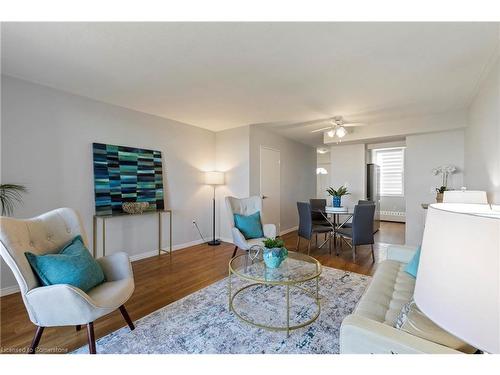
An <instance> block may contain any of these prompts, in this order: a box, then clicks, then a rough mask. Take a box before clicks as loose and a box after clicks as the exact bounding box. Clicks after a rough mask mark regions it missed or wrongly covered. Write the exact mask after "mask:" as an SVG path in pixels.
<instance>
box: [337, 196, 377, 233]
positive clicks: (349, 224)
mask: <svg viewBox="0 0 500 375" xmlns="http://www.w3.org/2000/svg"><path fill="white" fill-rule="evenodd" d="M358 204H360V205H363V204H375V202H374V201H369V200H367V199H360V200H359V201H358ZM342 228H352V222H351V223H344V225H342Z"/></svg>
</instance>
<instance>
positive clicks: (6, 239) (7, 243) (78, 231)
mask: <svg viewBox="0 0 500 375" xmlns="http://www.w3.org/2000/svg"><path fill="white" fill-rule="evenodd" d="M77 235H80V236H81V237H82V239H83V242H84V244H85V246H86V247H87V248H88V243H87V236H86V235H85V231H84V229H83V225H82V222H81V219H80V217H79V215H78V214H77V213H76V212H75V211H74V210H72V209H70V208H59V209H56V210H53V211H50V212H47V213H45V214H42V215H40V216H37V217H34V218H31V219H14V218H10V217H0V254H1V255H2V258H3V259H4V260H5V262H6V263H7V265H8V266H9V267H10V269H11V270H12V272H13V273H14V276H15V278H16V280H17V283H18V284H19V288H20V290H21V296H22V298H23V302H24V305H25V307H26V310H27V311H28V315H29V318H30V320H31V322H32V323H33V324H35V325H36V326H37V329H36V333H35V336H34V338H33V341H32V343H31V346H30V347H29V351H28V353H32V354H34V353H35V352H36V348H37V346H38V344H39V342H40V338H41V336H42V333H43V330H44V328H46V327H56V326H76V329H77V330H80V327H81V325H82V324H86V325H87V336H88V343H89V352H90V353H91V354H94V353H95V352H96V350H95V336H94V323H93V322H94V321H95V320H96V319H99V318H100V317H102V316H104V315H107V314H109V313H111V312H113V311H115V310H117V309H119V310H120V312H121V313H122V315H123V317H124V319H125V321H126V322H127V324H128V326H129V327H130V329H134V328H135V327H134V324H133V322H132V320H131V319H130V317H129V315H128V313H127V310H126V309H125V306H124V303H125V302H127V300H128V299H129V298H130V296H131V295H132V293H133V292H134V276H133V273H132V267H131V265H130V260H129V258H128V255H127V254H126V253H123V252H119V253H115V254H111V255H108V256H105V257H102V258H99V259H97V262H99V264H100V266H101V268H102V270H103V272H104V276H105V280H106V281H105V282H104V283H102V284H100V285H98V286H96V287H94V288H92V289H90V290H89V291H87V292H84V291H82V290H81V289H79V288H76V287H74V286H72V285H68V284H57V285H48V286H42V285H41V284H40V282H39V280H38V278H37V276H35V273H34V272H33V270H32V269H31V266H30V264H29V263H28V260H27V259H26V256H25V255H24V252H26V251H29V252H32V253H34V254H37V255H43V254H54V253H57V252H58V251H59V249H61V248H62V247H63V246H64V245H66V244H67V243H68V242H69V241H71V240H72V239H74V238H75V237H76V236H77Z"/></svg>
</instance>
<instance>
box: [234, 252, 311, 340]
mask: <svg viewBox="0 0 500 375" xmlns="http://www.w3.org/2000/svg"><path fill="white" fill-rule="evenodd" d="M320 275H321V264H320V263H319V262H318V261H317V260H316V259H314V258H313V257H310V256H308V255H306V254H302V253H297V252H293V251H289V252H288V257H287V258H286V259H285V260H284V261H283V262H282V263H281V265H280V267H279V268H268V267H267V266H266V264H265V263H264V260H263V259H262V251H260V252H259V253H258V255H257V256H255V253H253V254H252V252H246V254H242V255H238V256H236V257H234V258H232V259H231V260H230V261H229V278H228V279H229V280H228V295H229V311H232V312H233V313H234V314H235V315H236V316H237V317H238V318H240V319H241V320H243V321H244V322H246V323H249V324H251V325H253V326H256V327H259V328H265V329H269V330H272V331H286V333H287V336H288V335H289V334H290V331H291V330H294V329H298V328H301V327H304V326H307V325H309V324H311V323H312V322H314V321H315V320H316V319H317V318H318V316H319V314H320V311H321V307H320V298H319V277H320ZM233 277H237V278H238V279H239V280H238V282H239V283H240V284H242V282H241V281H243V284H244V285H240V286H235V285H234V284H235V282H234V281H233ZM248 282H250V284H248ZM233 289H235V290H233ZM245 295H246V297H248V298H247V302H246V303H242V305H243V306H239V307H237V306H235V299H236V298H243V299H244V298H245ZM293 298H295V300H293V301H292V299H293ZM280 303H281V304H282V305H283V306H280ZM292 304H293V305H294V311H295V312H294V315H300V317H301V321H299V322H294V321H293V317H292V318H291V317H290V312H291V305H292ZM258 308H260V309H263V308H264V309H267V310H268V311H270V314H271V315H279V314H283V315H284V319H283V321H282V322H281V321H280V322H278V323H276V322H274V324H273V322H272V321H271V322H263V321H260V320H259V313H258V311H256V310H257V309H258ZM297 311H298V312H297ZM271 320H273V319H271ZM280 323H281V324H280Z"/></svg>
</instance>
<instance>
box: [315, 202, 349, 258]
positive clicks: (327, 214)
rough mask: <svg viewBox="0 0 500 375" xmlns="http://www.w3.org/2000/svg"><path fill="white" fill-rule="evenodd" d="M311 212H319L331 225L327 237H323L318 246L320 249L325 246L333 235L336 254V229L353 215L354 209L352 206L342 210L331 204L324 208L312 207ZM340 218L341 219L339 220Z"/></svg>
mask: <svg viewBox="0 0 500 375" xmlns="http://www.w3.org/2000/svg"><path fill="white" fill-rule="evenodd" d="M312 212H319V213H320V214H321V215H322V216H323V217H324V219H325V220H326V221H327V222H328V223H329V224H330V226H331V227H332V232H331V233H330V235H329V237H328V238H327V239H325V241H324V242H323V243H322V244H321V245H320V246H318V247H319V248H320V249H321V248H322V247H323V246H325V244H326V243H327V242H328V241H330V240H331V238H332V236H333V247H334V249H335V250H336V251H335V252H336V254H337V255H338V252H337V231H338V230H339V229H340V228H342V227H343V226H344V225H345V224H346V223H347V222H348V221H349V220H351V218H352V217H353V215H354V210H353V209H352V208H346V209H344V210H341V209H337V208H334V207H331V206H326V207H325V208H321V209H314V210H312ZM341 219H342V220H341Z"/></svg>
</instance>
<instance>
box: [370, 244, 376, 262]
mask: <svg viewBox="0 0 500 375" xmlns="http://www.w3.org/2000/svg"><path fill="white" fill-rule="evenodd" d="M370 246H371V247H372V260H373V263H375V252H374V251H373V244H372V245H370Z"/></svg>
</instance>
